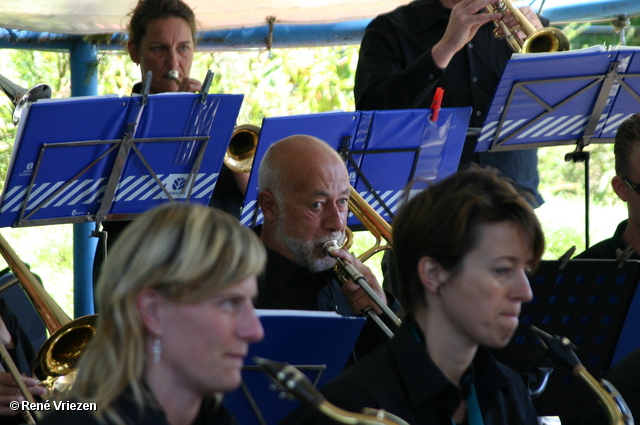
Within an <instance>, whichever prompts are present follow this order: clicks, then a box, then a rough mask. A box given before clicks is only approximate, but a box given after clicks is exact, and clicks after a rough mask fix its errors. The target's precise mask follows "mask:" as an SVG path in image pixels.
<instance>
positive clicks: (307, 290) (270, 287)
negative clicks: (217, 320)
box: [255, 226, 401, 366]
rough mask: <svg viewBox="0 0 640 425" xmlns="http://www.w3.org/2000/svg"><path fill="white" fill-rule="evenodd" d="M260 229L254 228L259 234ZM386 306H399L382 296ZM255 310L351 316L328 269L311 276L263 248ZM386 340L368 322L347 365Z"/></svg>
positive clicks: (396, 308) (392, 300)
mask: <svg viewBox="0 0 640 425" xmlns="http://www.w3.org/2000/svg"><path fill="white" fill-rule="evenodd" d="M260 230H261V226H258V227H257V228H256V232H257V233H260ZM386 296H387V304H388V305H389V307H390V308H391V310H392V311H394V312H396V313H397V312H398V311H400V309H401V307H400V303H398V301H397V300H396V299H395V298H394V297H393V295H391V294H390V293H386ZM255 306H256V308H263V309H285V310H310V311H335V312H336V313H338V314H340V315H341V316H347V317H348V316H355V315H356V314H355V313H354V311H353V310H352V309H351V306H350V305H349V302H348V300H347V297H346V296H344V295H343V294H342V290H341V286H340V283H339V282H338V280H337V279H336V278H335V276H334V274H333V272H332V271H331V270H328V271H324V272H319V273H312V272H310V271H309V270H308V269H306V268H304V267H300V266H298V265H297V264H296V263H295V262H293V261H291V260H289V259H288V258H286V257H284V256H283V255H280V254H279V253H277V252H276V251H274V250H272V249H269V248H267V267H266V269H265V272H264V273H263V274H262V275H261V276H259V277H258V298H257V300H256V302H255ZM381 319H382V321H383V322H385V324H386V325H387V326H388V327H389V328H390V329H392V330H394V329H397V326H396V325H395V324H393V323H392V322H391V320H390V319H389V318H387V317H386V315H383V316H381ZM388 339H389V338H388V337H387V336H386V334H385V333H384V332H383V331H382V330H381V329H380V328H379V327H378V325H376V324H375V322H373V321H372V320H370V319H367V322H366V323H365V325H364V328H363V329H362V332H361V333H360V336H359V338H358V340H357V341H356V344H355V347H354V355H353V356H352V358H351V359H350V360H349V361H348V363H347V366H349V365H351V364H353V363H354V362H355V361H356V360H359V359H360V358H362V357H364V356H365V355H367V354H368V353H370V352H371V351H373V350H374V349H375V348H376V347H378V346H379V345H380V344H382V343H383V342H385V341H387V340H388Z"/></svg>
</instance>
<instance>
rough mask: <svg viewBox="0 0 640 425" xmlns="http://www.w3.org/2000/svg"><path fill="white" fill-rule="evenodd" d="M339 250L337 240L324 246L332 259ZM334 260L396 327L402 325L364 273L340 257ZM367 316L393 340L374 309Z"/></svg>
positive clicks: (369, 310)
mask: <svg viewBox="0 0 640 425" xmlns="http://www.w3.org/2000/svg"><path fill="white" fill-rule="evenodd" d="M337 249H340V248H338V243H337V242H336V241H335V240H332V241H329V242H327V243H325V244H324V246H323V251H324V253H325V254H326V255H328V256H330V257H334V256H333V255H332V253H333V251H335V250H337ZM334 258H335V259H336V261H337V262H338V264H339V265H340V268H341V269H342V270H343V271H344V272H345V273H346V274H347V275H348V276H349V277H350V278H351V280H353V281H354V282H355V283H357V284H358V285H359V286H360V287H361V288H362V290H364V292H365V293H366V294H367V295H368V296H369V298H371V299H372V300H373V302H374V303H376V305H377V306H378V307H380V310H382V312H383V313H384V314H386V315H387V317H389V318H390V319H391V321H392V322H393V323H394V324H395V325H396V326H400V325H402V321H401V320H400V318H399V317H398V316H396V314H395V313H394V312H393V311H392V310H391V309H390V308H389V306H387V304H385V303H384V302H383V301H382V300H381V299H380V297H379V296H378V294H376V293H375V292H374V290H373V289H371V286H369V282H368V281H367V278H366V277H364V275H363V274H362V273H360V272H359V271H358V270H357V269H356V268H355V267H354V266H353V265H352V264H347V263H345V262H344V261H342V258H339V257H334ZM365 314H366V315H368V316H369V317H371V319H373V321H375V322H376V323H377V324H378V326H380V328H381V329H382V330H383V331H384V333H386V334H387V336H389V338H393V336H394V333H393V332H392V331H391V329H389V327H388V326H387V325H386V324H385V323H384V322H383V321H382V319H380V317H378V315H377V314H375V312H374V311H373V310H372V309H370V308H369V309H366V310H365Z"/></svg>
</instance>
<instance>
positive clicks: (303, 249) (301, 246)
mask: <svg viewBox="0 0 640 425" xmlns="http://www.w3.org/2000/svg"><path fill="white" fill-rule="evenodd" d="M275 238H276V241H277V242H278V243H279V244H281V245H283V246H285V247H286V248H287V249H288V250H289V252H291V255H293V260H294V261H295V262H296V264H298V265H299V266H300V267H304V268H306V269H308V270H309V271H310V272H311V273H319V272H323V271H325V270H329V269H330V268H331V267H333V265H334V264H335V263H336V259H335V258H333V257H329V256H328V255H324V253H323V254H321V257H318V256H317V254H316V250H319V251H320V250H321V247H322V245H324V244H325V243H326V242H328V241H330V240H337V241H338V245H342V243H343V242H344V233H342V234H341V235H340V236H339V237H332V236H327V237H324V238H321V239H315V240H312V241H305V240H302V239H298V238H294V237H291V236H289V235H287V234H286V232H285V229H284V217H282V215H281V216H280V217H278V221H277V226H276V236H275Z"/></svg>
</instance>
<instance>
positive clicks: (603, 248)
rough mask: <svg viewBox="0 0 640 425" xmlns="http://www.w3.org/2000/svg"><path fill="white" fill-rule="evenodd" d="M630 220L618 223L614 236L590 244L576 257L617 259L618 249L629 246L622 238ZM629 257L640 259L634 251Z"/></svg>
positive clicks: (622, 249)
mask: <svg viewBox="0 0 640 425" xmlns="http://www.w3.org/2000/svg"><path fill="white" fill-rule="evenodd" d="M628 221H629V220H624V221H622V222H621V223H620V224H618V227H617V228H616V231H615V233H614V234H613V236H612V237H610V238H609V239H605V240H603V241H600V242H598V243H597V244H595V245H592V246H590V247H589V248H587V249H586V250H584V251H583V252H581V253H580V254H578V255H576V256H575V257H574V258H593V259H600V260H615V259H616V257H617V255H618V254H617V251H618V250H621V251H624V249H625V248H626V247H627V244H626V243H624V241H623V240H622V234H623V233H624V231H625V229H626V228H627V222H628ZM629 258H630V259H632V260H640V256H638V254H637V253H636V252H633V253H632V254H631V256H630V257H629Z"/></svg>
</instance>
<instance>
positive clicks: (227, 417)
mask: <svg viewBox="0 0 640 425" xmlns="http://www.w3.org/2000/svg"><path fill="white" fill-rule="evenodd" d="M148 396H149V397H150V401H149V403H147V404H145V406H144V409H140V408H139V406H138V404H137V403H135V402H134V400H133V398H132V397H131V396H130V392H129V391H125V392H124V393H123V394H122V395H121V396H120V397H118V399H117V400H115V401H114V406H115V407H114V408H115V410H116V411H117V412H118V414H120V416H121V417H122V418H123V419H124V421H125V423H126V424H127V425H134V424H135V425H169V422H168V421H167V418H166V416H165V414H164V411H163V410H162V409H160V408H159V406H158V405H157V401H156V400H155V398H154V397H153V395H152V394H150V393H149V394H148ZM52 406H53V404H52ZM38 424H39V425H80V424H82V425H104V424H105V423H104V422H100V421H99V420H98V419H97V418H96V417H95V416H94V415H93V413H92V412H91V411H87V410H53V407H52V410H51V411H50V413H49V414H48V415H47V416H45V417H44V419H43V420H42V421H39V422H38ZM106 424H107V425H112V424H113V422H112V421H107V422H106ZM191 425H237V420H236V419H235V417H234V416H233V415H232V414H231V413H230V412H229V411H228V410H227V409H226V408H225V407H224V406H223V405H221V404H220V403H219V402H218V401H217V400H215V399H214V398H213V397H205V398H204V400H203V401H202V405H201V406H200V412H199V413H198V415H197V416H196V418H195V420H194V421H193V422H192V423H191Z"/></svg>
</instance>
